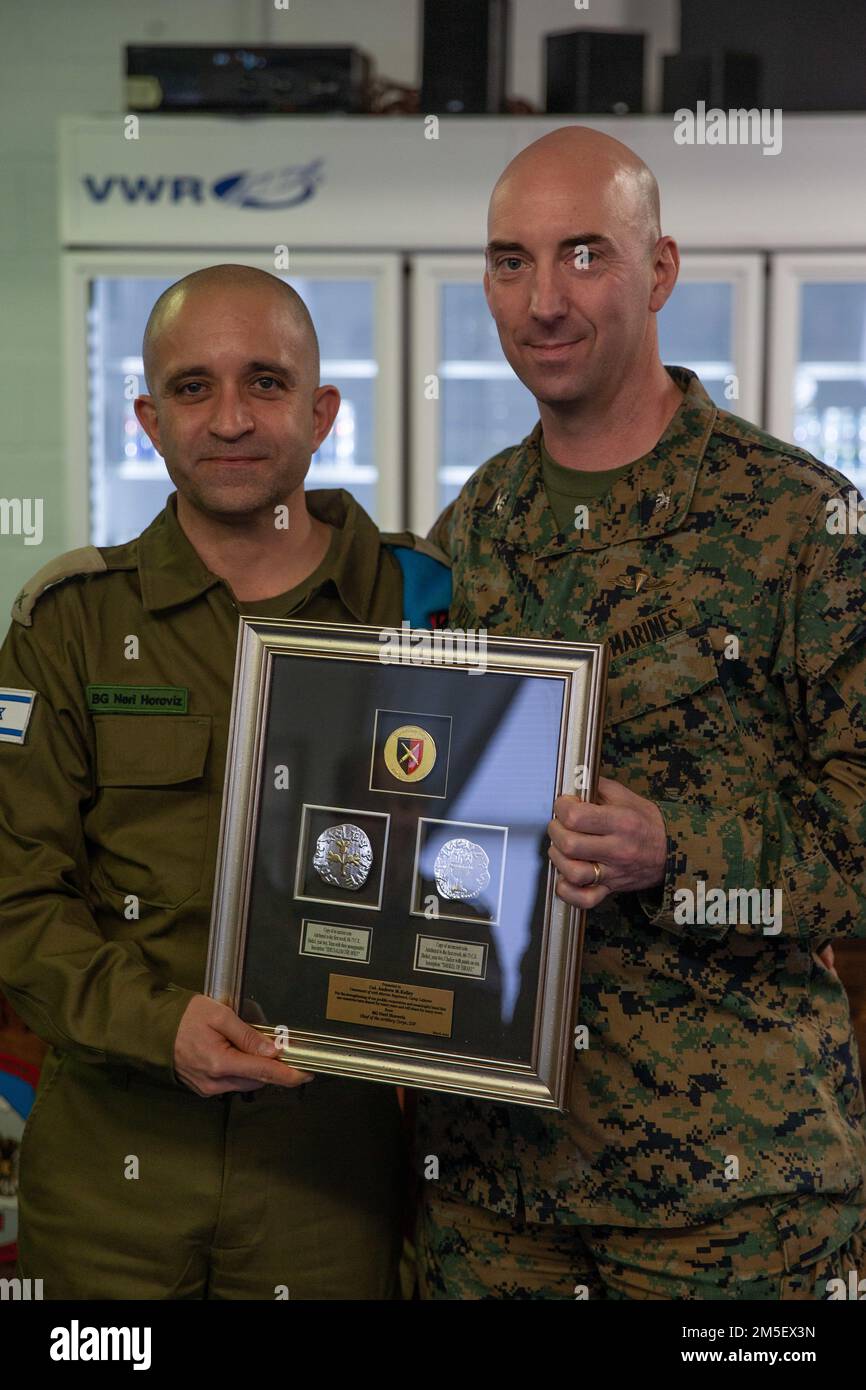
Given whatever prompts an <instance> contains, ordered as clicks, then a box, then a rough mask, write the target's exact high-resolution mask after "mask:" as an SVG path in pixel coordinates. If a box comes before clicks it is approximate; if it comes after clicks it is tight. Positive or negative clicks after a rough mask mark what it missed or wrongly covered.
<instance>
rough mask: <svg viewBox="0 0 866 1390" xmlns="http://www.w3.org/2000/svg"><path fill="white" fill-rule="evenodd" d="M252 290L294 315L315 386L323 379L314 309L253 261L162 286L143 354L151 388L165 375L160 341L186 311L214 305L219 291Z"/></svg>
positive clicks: (201, 272) (194, 273)
mask: <svg viewBox="0 0 866 1390" xmlns="http://www.w3.org/2000/svg"><path fill="white" fill-rule="evenodd" d="M226 291H229V292H233V293H234V292H238V291H239V292H243V291H247V292H248V293H251V294H252V295H254V296H256V297H259V298H262V299H263V300H264V301H265V302H266V301H268V300H269V299H270V300H271V301H272V302H273V303H274V304H275V305H276V307H277V309H278V310H279V312H281V313H285V314H286V315H287V317H288V318H289V319H290V320H291V323H292V325H293V328H294V330H295V336H296V337H297V339H298V340H299V347H300V349H301V355H302V357H303V359H304V362H305V364H307V365H308V367H309V375H310V377H311V379H312V381H313V385H314V386H316V385H318V382H319V340H318V338H317V336H316V330H315V327H314V326H313V320H312V319H311V318H310V312H309V310H308V308H307V306H306V304H305V303H304V301H303V300H302V299H301V296H300V295H299V294H298V293H297V291H296V290H293V289H292V287H291V285H287V284H286V282H285V281H284V280H280V279H279V278H278V276H276V275H271V274H269V272H268V271H266V270H258V269H257V268H256V267H255V266H249V265H231V264H227V265H214V266H207V267H205V269H204V270H194V271H192V273H191V274H190V275H185V276H184V277H183V279H182V280H178V281H176V283H175V284H173V285H169V287H168V289H167V290H163V292H162V294H161V295H160V296H159V299H158V300H157V301H156V303H155V304H154V306H153V308H152V309H151V311H150V316H149V318H148V320H147V326H146V327H145V330H144V340H143V343H142V356H143V358H144V377H145V381H146V382H147V386H148V390H149V391H154V389H155V387H156V386H157V383H158V381H159V377H160V361H161V351H160V340H161V338H162V337H163V335H164V334H165V332H166V330H170V329H171V328H172V327H173V326H174V325H175V323H176V322H177V320H178V319H179V317H180V315H181V314H184V315H185V316H186V315H189V314H190V313H192V314H194V313H195V310H196V306H197V305H199V304H212V303H213V302H214V299H215V298H216V297H217V296H219V295H220V294H224V293H225V292H226Z"/></svg>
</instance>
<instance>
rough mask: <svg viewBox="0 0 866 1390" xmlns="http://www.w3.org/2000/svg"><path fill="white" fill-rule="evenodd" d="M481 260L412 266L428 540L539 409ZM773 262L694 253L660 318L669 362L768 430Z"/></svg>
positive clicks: (420, 472)
mask: <svg viewBox="0 0 866 1390" xmlns="http://www.w3.org/2000/svg"><path fill="white" fill-rule="evenodd" d="M483 270H484V264H483V259H482V257H481V256H462V255H437V256H432V255H430V256H426V255H419V256H415V257H413V258H412V279H413V288H412V342H411V351H412V379H411V390H410V396H409V399H410V410H411V433H410V438H411V459H412V465H411V473H410V483H409V492H410V522H411V525H412V528H413V530H416V531H420V532H421V533H422V534H423V533H425V532H426V531H427V530H428V529H429V527H430V525H431V524H432V522H433V521H434V520H435V518H436V517H437V516H438V515H439V512H440V511H441V510H442V509H443V507H445V506H447V504H448V503H449V502H450V501H451V500H452V499H453V498H454V497H456V496H457V494H458V492H459V491H460V488H461V487H462V485H463V483H464V482H465V481H466V479H467V478H468V477H469V476H470V474H471V473H473V472H474V471H475V469H476V468H478V467H479V466H480V465H481V464H482V463H484V461H485V460H486V459H488V458H490V457H491V455H493V454H495V453H497V452H499V450H501V449H505V448H507V447H508V446H509V445H511V444H517V443H519V442H520V440H521V439H523V438H524V436H525V435H526V434H528V433H529V431H530V430H531V429H532V427H533V426H534V424H535V422H536V420H537V419H538V409H537V406H536V404H535V401H534V399H533V397H532V396H531V395H530V393H529V392H528V391H527V390H526V389H525V387H524V386H523V385H522V384H521V382H520V381H518V379H517V377H516V376H515V375H514V373H513V372H512V370H511V368H510V367H509V365H508V363H507V362H506V360H505V357H504V356H503V353H502V348H501V347H500V344H499V337H498V334H497V332H496V326H495V324H494V322H493V319H492V318H491V315H490V311H489V310H488V308H487V303H486V300H485V298H484V290H483V287H482V283H481V277H482V274H483ZM764 283H765V262H764V257H763V256H761V255H756V254H746V253H743V254H732V255H710V254H703V253H691V254H688V255H684V256H683V258H682V265H681V270H680V276H679V280H678V282H677V285H676V288H675V289H674V292H673V294H672V295H671V297H670V299H669V300H668V302H667V304H666V305H665V307H664V309H663V310H662V311H661V312H660V314H659V316H658V328H659V346H660V351H661V356H662V360H663V361H664V362H668V363H670V364H672V365H676V366H681V367H690V368H691V369H692V370H693V371H696V372H697V373H698V375H699V376H700V378H701V380H702V381H703V383H704V385H705V387H706V388H707V390H708V392H709V394H710V395H711V397H712V398H713V400H715V401H716V403H717V404H718V405H720V406H722V407H723V408H724V409H725V410H729V411H731V412H732V413H733V414H735V415H739V416H742V417H744V418H746V419H749V420H752V421H754V422H755V423H757V424H760V423H762V421H761V393H762V370H763V324H764Z"/></svg>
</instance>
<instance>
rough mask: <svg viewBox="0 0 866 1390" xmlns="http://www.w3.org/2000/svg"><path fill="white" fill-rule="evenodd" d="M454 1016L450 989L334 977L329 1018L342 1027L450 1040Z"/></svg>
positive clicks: (352, 976) (328, 1011) (326, 1013)
mask: <svg viewBox="0 0 866 1390" xmlns="http://www.w3.org/2000/svg"><path fill="white" fill-rule="evenodd" d="M453 1012H454V993H453V991H452V990H450V989H426V988H422V987H421V986H419V985H404V984H400V983H399V982H398V981H396V980H362V979H359V978H358V977H357V976H354V975H332V976H331V977H330V980H329V983H328V1007H327V1009H326V1010H325V1016H326V1018H331V1019H335V1020H337V1021H339V1022H340V1023H363V1024H364V1025H365V1026H366V1027H367V1028H395V1029H397V1030H399V1031H400V1032H402V1033H424V1034H429V1035H430V1036H431V1037H435V1038H450V1037H451V1020H452V1015H453Z"/></svg>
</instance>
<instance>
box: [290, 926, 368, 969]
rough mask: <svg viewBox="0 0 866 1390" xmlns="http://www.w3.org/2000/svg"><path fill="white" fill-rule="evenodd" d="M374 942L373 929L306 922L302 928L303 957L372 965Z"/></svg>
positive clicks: (301, 952) (301, 950) (301, 951)
mask: <svg viewBox="0 0 866 1390" xmlns="http://www.w3.org/2000/svg"><path fill="white" fill-rule="evenodd" d="M372 941H373V930H372V928H371V927H341V926H339V925H338V924H337V923H336V922H309V921H306V920H305V921H304V923H303V925H302V927H301V948H300V952H299V954H300V955H302V956H325V957H326V959H328V960H354V961H358V962H359V964H361V965H369V963H370V947H371V944H372Z"/></svg>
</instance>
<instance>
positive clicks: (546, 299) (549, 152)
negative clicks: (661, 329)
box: [484, 126, 679, 416]
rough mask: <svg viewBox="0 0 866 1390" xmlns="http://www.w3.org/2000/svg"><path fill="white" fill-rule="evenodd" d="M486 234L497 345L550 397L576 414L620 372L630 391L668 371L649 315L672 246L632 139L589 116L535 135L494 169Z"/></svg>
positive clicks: (666, 279)
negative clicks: (592, 122)
mask: <svg viewBox="0 0 866 1390" xmlns="http://www.w3.org/2000/svg"><path fill="white" fill-rule="evenodd" d="M487 236H488V240H487V249H486V262H487V267H486V271H485V275H484V289H485V293H486V295H487V303H488V305H489V306H490V311H491V313H492V314H493V317H494V319H495V320H496V327H497V329H498V331H499V339H500V342H501V343H502V348H503V351H504V353H505V356H506V357H507V359H508V361H509V362H510V364H511V366H512V367H513V368H514V371H515V372H516V374H517V376H518V377H519V378H520V380H521V381H522V382H523V383H524V385H525V386H527V387H528V388H529V390H530V391H531V392H532V394H533V395H534V396H535V398H536V400H538V401H540V402H542V403H544V405H545V406H546V408H548V409H550V410H554V409H556V410H561V411H563V412H565V413H567V414H568V413H570V414H571V415H572V416H575V414H579V413H580V412H581V411H584V410H586V409H588V408H590V406H591V408H592V409H596V408H597V406H598V402H600V401H602V400H604V399H610V400H613V399H614V397H615V395H616V393H617V392H619V391H622V390H624V385H623V383H624V382H625V380H626V379H628V380H629V381H630V382H631V383H632V386H631V387H630V388H629V389H632V390H633V389H634V386H633V384H634V382H636V381H641V382H648V381H654V382H656V383H657V382H658V380H659V375H658V374H659V373H660V372H661V373H662V375H664V372H663V368H662V367H661V363H660V361H659V357H658V335H657V330H656V321H655V320H656V314H657V313H658V311H659V309H661V308H662V306H663V305H664V303H665V301H666V300H667V298H668V296H669V294H670V292H671V290H672V289H673V286H674V284H675V283H676V277H677V270H678V267H679V256H678V252H677V248H676V243H675V242H674V241H673V239H672V238H671V237H665V236H662V235H661V230H660V227H659V192H658V185H657V184H656V181H655V178H654V177H653V175H652V173H651V171H650V170H649V169H648V168H647V166H646V165H645V164H644V162H643V160H642V159H640V158H639V157H638V156H637V155H636V154H635V152H634V150H630V149H629V148H628V146H627V145H623V144H622V143H621V141H619V140H614V139H613V137H612V136H610V135H604V134H602V133H601V131H598V130H590V129H589V128H588V127H586V126H564V127H562V128H561V129H560V130H554V131H551V133H550V134H549V135H544V136H542V138H541V139H540V140H536V141H534V143H533V144H531V145H528V146H527V148H526V149H525V150H521V151H520V153H519V154H518V155H517V156H516V157H515V158H514V159H512V161H511V163H510V164H509V165H508V166H507V168H506V169H505V171H504V172H503V174H502V175H501V177H500V178H499V179H498V180H497V183H496V186H495V188H494V189H493V193H492V196H491V198H490V210H489V213H488V223H487ZM665 380H667V378H665Z"/></svg>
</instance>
